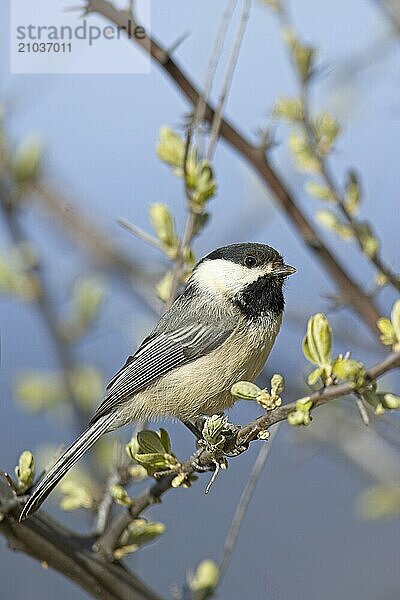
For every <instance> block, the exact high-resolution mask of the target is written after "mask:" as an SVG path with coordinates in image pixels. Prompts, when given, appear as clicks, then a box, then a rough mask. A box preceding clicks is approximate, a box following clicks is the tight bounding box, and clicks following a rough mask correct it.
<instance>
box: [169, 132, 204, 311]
mask: <svg viewBox="0 0 400 600" xmlns="http://www.w3.org/2000/svg"><path fill="white" fill-rule="evenodd" d="M192 132H193V124H190V125H189V127H188V129H187V133H186V143H185V153H184V157H183V181H184V187H185V196H186V203H187V209H188V214H187V217H186V223H185V228H184V231H183V236H182V240H181V243H180V245H179V251H178V256H177V258H176V259H175V267H174V270H173V274H172V283H171V289H170V293H169V298H168V300H167V302H166V303H165V307H166V308H169V307H170V306H171V304H172V303H173V301H174V300H175V296H176V292H177V290H178V286H179V283H180V280H181V276H182V271H183V269H184V266H185V262H186V261H185V253H186V251H187V249H188V248H189V247H190V243H191V241H192V239H193V236H194V229H195V224H196V213H195V212H194V210H193V206H192V203H191V193H190V190H189V186H188V172H187V166H188V160H189V156H190V148H191V142H192Z"/></svg>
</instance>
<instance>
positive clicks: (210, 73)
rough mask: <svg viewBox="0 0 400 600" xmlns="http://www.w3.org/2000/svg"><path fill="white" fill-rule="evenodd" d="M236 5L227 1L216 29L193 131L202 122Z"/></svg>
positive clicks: (234, 1)
mask: <svg viewBox="0 0 400 600" xmlns="http://www.w3.org/2000/svg"><path fill="white" fill-rule="evenodd" d="M236 4H237V0H229V2H228V4H227V6H226V8H225V10H224V12H223V14H222V18H221V22H220V25H219V28H218V33H217V37H216V40H215V45H214V48H213V51H212V53H211V58H210V61H209V63H208V67H207V73H206V80H205V84H204V90H203V92H202V93H201V94H200V96H199V101H198V102H197V106H196V110H195V112H194V117H193V129H194V131H196V129H197V127H198V126H199V125H200V124H201V123H202V122H203V120H204V114H205V109H206V104H207V100H208V99H209V98H210V95H211V90H212V84H213V81H214V77H215V73H216V70H217V67H218V63H219V61H220V58H221V53H222V50H223V47H224V43H225V38H226V34H227V31H228V26H229V22H230V20H231V18H232V15H233V12H234V10H235V7H236Z"/></svg>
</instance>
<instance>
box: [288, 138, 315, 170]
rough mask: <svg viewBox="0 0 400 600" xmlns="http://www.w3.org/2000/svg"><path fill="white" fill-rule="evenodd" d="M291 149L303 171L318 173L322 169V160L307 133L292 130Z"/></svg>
mask: <svg viewBox="0 0 400 600" xmlns="http://www.w3.org/2000/svg"><path fill="white" fill-rule="evenodd" d="M289 149H290V151H291V153H292V155H293V158H294V160H295V163H296V165H297V167H298V168H299V169H300V170H301V171H306V172H309V173H318V172H319V171H320V169H321V165H320V162H319V160H318V158H317V157H316V156H315V153H314V151H313V149H312V147H311V145H310V143H309V141H308V140H307V139H306V137H305V135H303V134H301V133H295V132H292V133H291V134H290V136H289Z"/></svg>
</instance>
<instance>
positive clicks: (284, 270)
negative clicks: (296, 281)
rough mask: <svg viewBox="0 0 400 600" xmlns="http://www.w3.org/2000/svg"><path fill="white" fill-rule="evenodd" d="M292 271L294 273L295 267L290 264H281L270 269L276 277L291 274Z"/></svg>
mask: <svg viewBox="0 0 400 600" xmlns="http://www.w3.org/2000/svg"><path fill="white" fill-rule="evenodd" d="M293 273H296V269H295V268H294V267H291V266H290V265H282V266H280V267H276V268H275V269H274V270H273V271H272V275H275V276H277V277H288V276H289V275H293Z"/></svg>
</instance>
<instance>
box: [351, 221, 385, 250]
mask: <svg viewBox="0 0 400 600" xmlns="http://www.w3.org/2000/svg"><path fill="white" fill-rule="evenodd" d="M355 227H356V230H357V234H358V239H359V241H360V244H361V248H362V251H363V252H364V254H366V255H367V256H368V257H369V258H374V257H375V256H376V254H377V253H378V250H379V240H378V239H377V238H376V237H375V236H374V234H373V231H372V228H371V225H370V224H369V223H367V222H366V221H358V222H357V224H356V225H355Z"/></svg>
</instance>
